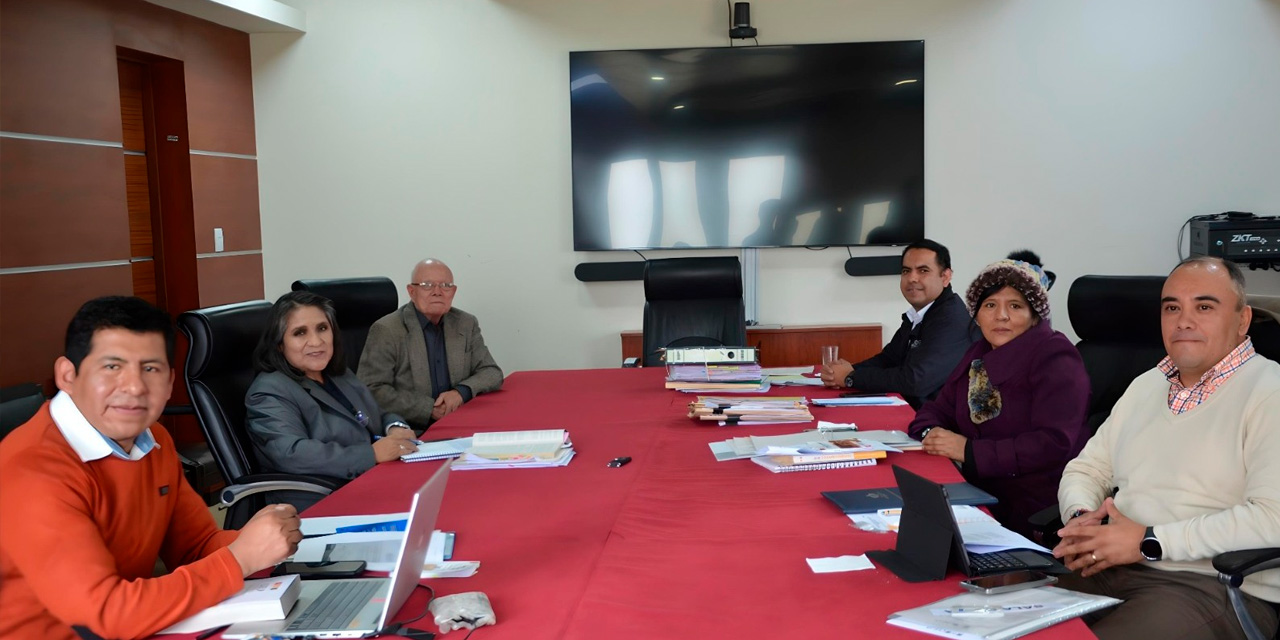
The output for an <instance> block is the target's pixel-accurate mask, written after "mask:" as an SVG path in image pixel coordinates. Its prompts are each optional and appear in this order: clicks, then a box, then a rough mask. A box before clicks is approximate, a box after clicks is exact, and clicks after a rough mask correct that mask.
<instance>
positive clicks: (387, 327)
mask: <svg viewBox="0 0 1280 640" xmlns="http://www.w3.org/2000/svg"><path fill="white" fill-rule="evenodd" d="M441 324H442V327H441V328H442V329H443V330H444V347H445V351H446V353H445V359H446V361H447V362H448V363H449V380H450V382H452V383H453V386H455V387H456V386H458V385H466V386H467V387H468V388H469V389H471V393H472V395H480V394H482V393H487V392H489V391H497V390H498V389H499V388H501V387H502V369H500V368H498V364H497V363H496V362H494V361H493V356H492V355H490V354H489V348H488V347H486V346H485V345H484V337H483V336H481V335H480V323H479V322H478V321H477V320H476V317H475V316H473V315H471V314H469V313H467V312H465V311H463V310H461V309H459V308H457V307H454V308H453V309H450V310H449V313H446V314H445V315H444V318H443V319H442V320H441ZM359 375H360V379H361V380H363V381H364V383H365V384H367V385H369V390H370V391H372V392H373V397H374V398H376V399H377V401H378V404H380V405H382V407H383V408H385V409H386V410H387V411H394V412H396V413H398V414H400V415H402V416H404V417H405V419H406V420H408V422H409V424H411V425H413V427H414V428H415V429H425V428H427V425H429V424H430V423H431V408H432V407H433V406H434V405H435V402H436V399H435V398H434V397H432V395H431V367H430V365H429V364H428V363H427V341H426V340H425V339H423V337H422V325H420V324H419V323H418V315H417V313H415V312H414V309H413V305H412V304H406V305H404V306H403V307H400V308H399V309H397V310H395V311H393V312H391V313H389V314H387V315H385V316H383V317H382V318H381V319H379V320H378V321H377V322H375V323H373V326H371V327H369V338H368V339H367V340H366V341H365V343H364V353H362V354H361V355H360V373H359Z"/></svg>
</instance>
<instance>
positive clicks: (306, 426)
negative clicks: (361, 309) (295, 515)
mask: <svg viewBox="0 0 1280 640" xmlns="http://www.w3.org/2000/svg"><path fill="white" fill-rule="evenodd" d="M335 316H336V314H335V312H334V309H333V303H331V302H330V301H329V300H328V299H327V298H324V297H322V296H319V295H316V294H314V293H310V292H307V291H294V292H291V293H286V294H284V295H283V296H280V299H279V300H276V303H275V305H274V306H272V307H271V319H270V321H269V322H268V324H267V327H266V328H265V330H264V331H263V333H262V338H261V339H260V340H259V341H258V347H257V348H256V349H254V352H253V360H254V365H255V368H257V370H258V372H259V373H258V376H257V377H256V378H254V380H253V384H252V385H251V386H250V387H249V392H248V394H247V395H246V396H245V407H246V409H247V415H248V417H247V423H248V424H247V427H248V431H249V435H250V437H251V438H252V439H253V445H254V452H255V453H256V455H257V456H258V460H259V462H261V463H262V465H263V467H264V470H265V471H274V472H278V473H297V474H306V475H314V476H325V477H329V478H333V479H334V480H336V481H338V482H340V483H342V482H346V481H348V480H350V479H352V478H354V477H356V476H358V475H360V474H361V473H363V472H364V471H366V470H368V469H369V468H371V467H373V465H375V464H377V463H379V462H386V461H388V460H396V459H398V458H400V456H402V455H404V454H406V453H411V452H413V451H416V450H417V447H416V446H415V444H414V440H413V438H414V433H413V430H412V429H411V428H410V427H409V425H407V424H405V422H404V421H403V420H401V419H400V416H397V415H395V414H394V413H383V412H382V410H381V409H379V408H378V404H377V402H375V401H374V399H373V395H372V394H370V393H369V389H368V387H366V386H364V383H363V382H360V380H359V378H356V376H355V374H353V373H351V371H350V370H348V369H347V364H346V361H345V358H344V356H343V350H342V334H341V333H340V332H339V330H338V323H337V319H336V317H335ZM383 436H385V437H383ZM273 498H274V499H275V500H276V501H279V502H288V503H290V504H293V505H294V506H296V507H297V508H298V510H299V511H301V510H303V509H305V508H306V507H309V506H311V505H312V504H314V503H315V502H316V501H317V500H319V496H317V495H315V494H305V493H300V492H278V493H277V494H275V495H273Z"/></svg>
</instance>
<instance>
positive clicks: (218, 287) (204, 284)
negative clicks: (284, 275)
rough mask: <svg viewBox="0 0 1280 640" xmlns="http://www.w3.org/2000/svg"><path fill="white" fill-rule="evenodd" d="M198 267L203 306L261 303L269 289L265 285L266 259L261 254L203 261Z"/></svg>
mask: <svg viewBox="0 0 1280 640" xmlns="http://www.w3.org/2000/svg"><path fill="white" fill-rule="evenodd" d="M197 268H198V270H199V273H200V306H201V307H212V306H214V305H219V304H228V303H231V302H243V301H245V300H261V299H262V297H263V291H264V289H265V287H264V285H263V283H262V256H261V255H259V254H252V255H247V256H218V257H216V258H201V259H200V260H199V261H198V262H197Z"/></svg>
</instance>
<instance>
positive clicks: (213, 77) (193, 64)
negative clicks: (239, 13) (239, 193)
mask: <svg viewBox="0 0 1280 640" xmlns="http://www.w3.org/2000/svg"><path fill="white" fill-rule="evenodd" d="M184 44H185V45H186V51H185V52H184V58H183V60H185V61H186V65H187V110H188V114H189V117H190V120H191V122H190V126H189V128H190V135H191V148H192V149H199V150H201V151H220V152H222V153H239V154H243V155H249V156H252V155H256V154H257V152H258V151H257V141H256V138H255V134H254V127H253V82H252V80H251V78H252V77H253V61H252V59H251V58H250V55H249V34H247V33H242V32H239V31H232V30H231V29H226V28H223V27H219V26H217V25H214V24H212V23H209V22H203V21H197V22H196V23H194V24H191V25H189V26H188V28H187V37H186V39H185V40H184Z"/></svg>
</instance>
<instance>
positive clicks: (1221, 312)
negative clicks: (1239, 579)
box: [1054, 258, 1280, 640]
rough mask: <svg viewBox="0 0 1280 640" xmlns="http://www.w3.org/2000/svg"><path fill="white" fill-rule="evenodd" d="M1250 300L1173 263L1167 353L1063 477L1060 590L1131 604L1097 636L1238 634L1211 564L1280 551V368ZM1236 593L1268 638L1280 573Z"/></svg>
mask: <svg viewBox="0 0 1280 640" xmlns="http://www.w3.org/2000/svg"><path fill="white" fill-rule="evenodd" d="M1244 293H1245V291H1244V275H1243V274H1242V273H1241V271H1240V268H1239V267H1238V266H1236V265H1235V264H1233V263H1230V262H1224V261H1222V260H1219V259H1217V258H1192V259H1189V260H1186V261H1184V262H1182V263H1181V264H1179V265H1178V266H1177V267H1175V268H1174V270H1173V272H1172V273H1170V274H1169V277H1168V279H1167V280H1166V281H1165V284H1164V289H1163V291H1162V293H1161V301H1160V308H1161V312H1160V315H1161V325H1162V332H1163V335H1164V345H1165V349H1166V351H1167V353H1168V357H1166V358H1165V359H1164V360H1163V361H1161V362H1160V363H1159V365H1158V366H1157V367H1156V368H1154V369H1151V370H1150V371H1147V372H1146V373H1144V374H1142V375H1140V376H1138V378H1137V379H1135V380H1134V381H1133V384H1131V385H1130V386H1129V389H1128V390H1127V391H1125V394H1124V396H1122V397H1121V398H1120V400H1119V401H1118V402H1117V403H1116V406H1115V408H1114V409H1113V410H1112V413H1111V417H1110V418H1108V419H1107V421H1106V422H1105V423H1103V425H1102V426H1101V427H1100V428H1099V429H1098V433H1097V434H1096V435H1095V436H1094V437H1093V438H1092V439H1091V440H1089V443H1088V444H1087V445H1085V448H1084V450H1083V451H1082V452H1081V453H1080V455H1079V457H1077V458H1076V459H1075V460H1073V461H1071V462H1070V463H1069V464H1068V465H1067V467H1066V470H1065V471H1064V473H1063V476H1062V483H1061V484H1060V485H1059V489H1058V500H1059V505H1060V507H1061V509H1062V517H1063V521H1064V522H1066V523H1067V524H1066V526H1065V527H1064V528H1063V529H1062V530H1061V531H1060V532H1059V534H1060V535H1061V536H1062V539H1063V542H1062V544H1060V545H1058V547H1057V548H1056V549H1054V555H1055V556H1058V557H1060V558H1064V559H1065V560H1066V562H1067V566H1068V567H1070V568H1071V569H1073V570H1075V571H1077V573H1075V574H1072V575H1069V576H1064V579H1063V580H1062V586H1064V587H1066V588H1068V589H1075V590H1078V591H1087V592H1091V593H1100V594H1105V595H1109V596H1112V597H1116V598H1120V599H1123V600H1124V601H1125V602H1124V603H1123V604H1121V605H1119V606H1117V607H1115V608H1113V609H1108V610H1103V611H1101V612H1099V613H1098V614H1096V615H1095V617H1093V618H1086V622H1088V623H1089V625H1090V628H1091V630H1092V631H1093V632H1094V633H1095V634H1097V635H1098V637H1099V638H1103V639H1104V640H1105V639H1107V638H1138V637H1148V638H1243V637H1244V634H1243V631H1242V630H1241V628H1240V624H1239V622H1238V621H1237V620H1236V618H1235V614H1234V613H1233V611H1232V608H1231V605H1230V603H1229V602H1228V600H1227V596H1226V587H1224V586H1223V585H1221V584H1219V583H1218V581H1217V571H1215V570H1214V568H1213V566H1212V564H1211V561H1212V558H1213V556H1215V555H1217V554H1219V553H1222V552H1225V551H1235V550H1240V549H1254V548H1260V547H1275V546H1280V365H1277V364H1276V363H1275V362H1272V361H1271V360H1268V359H1266V358H1264V357H1262V356H1260V355H1257V354H1256V353H1255V352H1254V349H1253V344H1252V342H1251V341H1250V340H1249V337H1248V335H1247V333H1246V332H1247V330H1248V327H1249V320H1250V318H1251V317H1252V310H1251V309H1250V308H1249V307H1248V306H1247V305H1245V303H1244ZM1153 302H1154V301H1153ZM1097 311H1098V313H1106V311H1107V310H1106V309H1098V310H1097ZM1113 489H1116V490H1117V491H1116V493H1115V497H1114V498H1112V497H1109V496H1111V495H1112V490H1113ZM1103 518H1108V522H1107V523H1106V524H1103V523H1102V520H1103ZM1242 590H1243V591H1244V592H1245V594H1246V596H1245V597H1246V600H1247V602H1248V608H1249V611H1250V613H1251V614H1252V617H1253V619H1254V621H1255V622H1257V623H1258V626H1259V627H1261V629H1262V631H1263V632H1264V633H1265V634H1266V637H1268V638H1269V637H1271V635H1272V634H1274V633H1275V631H1276V625H1277V621H1276V620H1277V614H1276V604H1275V603H1277V602H1280V569H1273V570H1269V571H1262V572H1259V573H1256V574H1254V575H1252V576H1250V577H1248V578H1247V579H1246V580H1245V582H1244V586H1243V587H1242Z"/></svg>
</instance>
